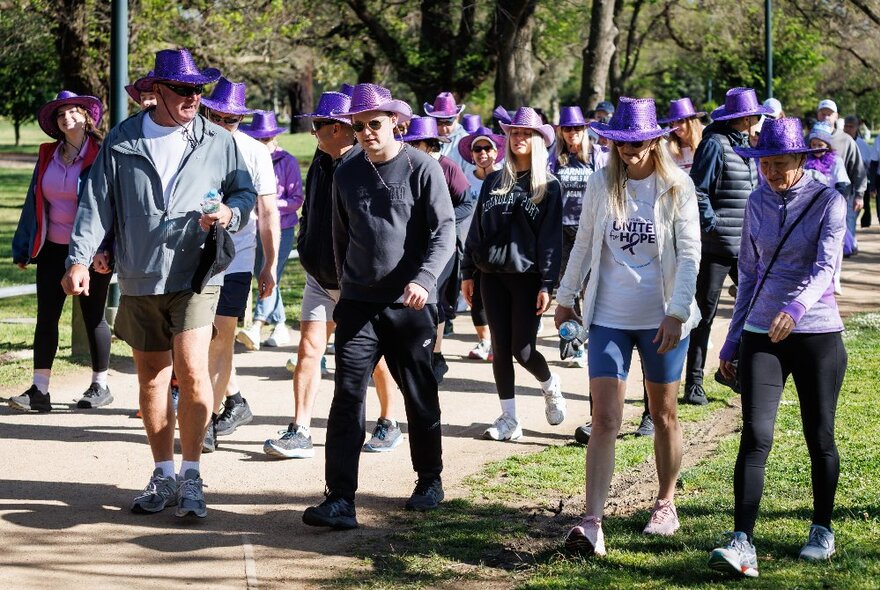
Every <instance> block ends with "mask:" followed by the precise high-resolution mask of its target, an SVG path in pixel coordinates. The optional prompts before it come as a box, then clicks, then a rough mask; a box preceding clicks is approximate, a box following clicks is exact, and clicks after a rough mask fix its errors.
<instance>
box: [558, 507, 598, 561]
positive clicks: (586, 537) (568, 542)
mask: <svg viewBox="0 0 880 590" xmlns="http://www.w3.org/2000/svg"><path fill="white" fill-rule="evenodd" d="M565 548H566V549H567V550H568V551H570V552H571V553H580V554H582V555H596V556H597V557H605V534H604V533H602V519H600V518H597V517H595V516H585V517H584V519H583V520H581V521H580V522H579V523H578V524H577V526H575V527H574V528H572V529H571V530H570V531H568V536H566V537H565Z"/></svg>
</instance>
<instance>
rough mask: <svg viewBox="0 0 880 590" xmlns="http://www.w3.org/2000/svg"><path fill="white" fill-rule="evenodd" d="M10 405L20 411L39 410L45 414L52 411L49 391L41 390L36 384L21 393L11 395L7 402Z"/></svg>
mask: <svg viewBox="0 0 880 590" xmlns="http://www.w3.org/2000/svg"><path fill="white" fill-rule="evenodd" d="M6 403H8V404H9V407H10V408H12V409H13V410H18V411H19V412H39V413H41V414H45V413H46V412H51V411H52V400H51V399H50V397H49V394H48V393H43V392H42V391H40V390H39V389H38V388H37V386H36V385H31V387H30V389H28V390H27V391H25V392H24V393H23V394H21V395H16V396H15V397H10V398H9V399H8V400H7V402H6Z"/></svg>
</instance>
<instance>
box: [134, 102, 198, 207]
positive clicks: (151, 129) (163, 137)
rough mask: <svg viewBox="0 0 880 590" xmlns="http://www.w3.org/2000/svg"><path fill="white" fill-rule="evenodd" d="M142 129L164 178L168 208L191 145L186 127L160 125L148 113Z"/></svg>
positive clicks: (146, 144) (148, 150)
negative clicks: (181, 166) (185, 154)
mask: <svg viewBox="0 0 880 590" xmlns="http://www.w3.org/2000/svg"><path fill="white" fill-rule="evenodd" d="M141 129H142V131H143V134H144V145H145V146H146V148H147V154H149V156H150V159H151V160H152V161H153V165H154V166H155V167H156V172H158V173H159V178H161V179H162V197H163V200H164V203H165V208H166V209H167V208H168V201H169V200H170V199H171V189H172V187H174V181H175V180H176V179H177V173H178V172H179V171H180V162H181V160H183V154H184V153H186V149H187V147H189V144H188V143H187V140H186V137H187V134H186V128H184V127H181V126H180V125H175V126H174V127H165V126H163V125H159V124H158V123H156V122H155V121H153V117H152V115H151V114H150V113H147V114H145V115H144V118H143V124H142V125H141Z"/></svg>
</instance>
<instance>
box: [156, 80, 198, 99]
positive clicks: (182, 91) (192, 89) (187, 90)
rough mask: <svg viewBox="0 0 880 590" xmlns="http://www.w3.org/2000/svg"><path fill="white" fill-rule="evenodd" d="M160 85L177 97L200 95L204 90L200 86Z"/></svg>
mask: <svg viewBox="0 0 880 590" xmlns="http://www.w3.org/2000/svg"><path fill="white" fill-rule="evenodd" d="M162 85H163V86H165V88H167V89H168V90H170V91H171V92H173V93H174V94H176V95H177V96H195V95H196V94H201V93H202V91H203V90H204V89H205V87H204V86H202V85H198V86H181V85H179V84H168V83H167V82H166V83H164V84H162Z"/></svg>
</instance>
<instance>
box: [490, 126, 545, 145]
mask: <svg viewBox="0 0 880 590" xmlns="http://www.w3.org/2000/svg"><path fill="white" fill-rule="evenodd" d="M499 125H500V126H501V129H503V130H504V133H506V134H508V135H510V130H511V129H513V128H517V127H518V128H520V129H531V130H532V131H537V132H538V133H540V134H541V136H542V137H543V138H544V145H545V146H547V147H550V146H551V145H553V142H554V141H556V132H555V131H554V130H553V125H547V124H544V125H537V126H533V125H515V124H513V123H499Z"/></svg>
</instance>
